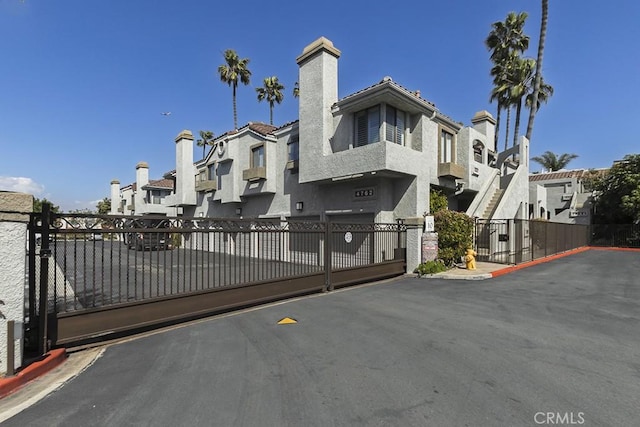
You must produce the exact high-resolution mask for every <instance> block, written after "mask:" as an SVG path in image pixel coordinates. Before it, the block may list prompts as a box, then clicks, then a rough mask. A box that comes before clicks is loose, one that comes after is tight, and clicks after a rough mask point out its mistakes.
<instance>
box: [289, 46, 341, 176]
mask: <svg viewBox="0 0 640 427" xmlns="http://www.w3.org/2000/svg"><path fill="white" fill-rule="evenodd" d="M338 58H340V51H339V50H338V49H336V48H335V47H334V46H333V43H332V42H331V41H330V40H328V39H326V38H324V37H320V38H319V39H317V40H316V41H314V42H313V43H311V44H309V45H308V46H307V47H305V48H304V49H303V51H302V54H301V55H300V56H298V58H296V62H297V63H298V67H299V82H300V97H299V99H298V105H299V120H300V121H299V132H300V148H299V156H300V169H299V179H300V182H301V183H302V182H309V181H311V180H312V171H311V170H310V169H313V168H315V166H314V167H313V168H310V167H309V166H307V165H317V164H318V162H319V161H321V159H322V157H323V156H324V155H325V154H328V153H330V152H331V146H330V138H331V137H332V136H333V132H334V130H333V116H332V114H331V107H332V105H333V104H335V103H336V102H337V101H338ZM305 166H306V167H305Z"/></svg>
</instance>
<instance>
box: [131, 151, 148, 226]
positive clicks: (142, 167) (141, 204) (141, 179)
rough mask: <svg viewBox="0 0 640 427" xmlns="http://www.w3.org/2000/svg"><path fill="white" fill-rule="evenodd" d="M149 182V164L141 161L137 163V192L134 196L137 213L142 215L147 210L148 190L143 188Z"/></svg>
mask: <svg viewBox="0 0 640 427" xmlns="http://www.w3.org/2000/svg"><path fill="white" fill-rule="evenodd" d="M147 184H149V165H148V164H147V162H139V163H138V164H137V165H136V193H135V196H134V200H135V202H134V204H135V213H136V215H141V214H144V213H145V212H146V210H145V207H146V200H145V199H146V195H147V192H146V191H145V190H143V189H142V187H144V186H145V185H147Z"/></svg>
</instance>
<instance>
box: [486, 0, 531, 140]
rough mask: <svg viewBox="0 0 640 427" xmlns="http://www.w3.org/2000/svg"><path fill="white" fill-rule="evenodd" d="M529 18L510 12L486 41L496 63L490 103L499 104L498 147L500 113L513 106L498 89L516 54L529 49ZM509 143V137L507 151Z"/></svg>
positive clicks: (495, 25) (497, 24) (492, 25)
mask: <svg viewBox="0 0 640 427" xmlns="http://www.w3.org/2000/svg"><path fill="white" fill-rule="evenodd" d="M527 16H528V15H527V13H526V12H521V13H519V14H516V13H515V12H510V13H509V14H508V15H507V17H506V19H505V20H504V22H502V21H498V22H494V23H493V24H491V27H492V30H491V32H490V33H489V35H488V36H487V39H486V40H485V45H486V46H487V48H488V49H489V50H490V51H491V56H490V58H491V61H492V62H493V63H494V67H493V68H492V69H491V75H492V76H493V84H494V90H493V91H492V93H491V98H490V101H497V102H498V114H497V120H496V134H495V143H496V146H497V143H498V129H499V127H500V121H499V118H500V112H501V110H502V109H507V110H508V111H510V108H511V105H512V103H511V101H510V100H509V97H508V96H506V93H505V91H504V90H496V89H497V88H500V87H503V86H504V85H505V83H506V79H507V75H508V72H509V69H510V64H509V62H510V61H512V60H513V57H514V54H516V55H517V54H520V53H522V52H524V51H525V50H527V48H528V47H529V36H527V35H526V34H524V24H525V21H526V19H527ZM505 102H506V104H505ZM509 119H510V114H508V116H507V120H508V121H509ZM508 125H509V124H508V123H507V126H508ZM507 133H508V129H507ZM507 141H508V135H507V139H505V149H506V145H507Z"/></svg>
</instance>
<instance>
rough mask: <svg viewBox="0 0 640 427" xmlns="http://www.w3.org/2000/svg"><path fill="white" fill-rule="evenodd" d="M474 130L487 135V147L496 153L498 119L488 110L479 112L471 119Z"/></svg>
mask: <svg viewBox="0 0 640 427" xmlns="http://www.w3.org/2000/svg"><path fill="white" fill-rule="evenodd" d="M471 123H472V124H473V128H474V129H475V130H477V131H478V132H480V133H482V134H484V135H486V137H487V147H486V148H488V149H490V150H492V151H494V152H495V151H496V148H497V147H496V143H495V138H496V119H494V118H493V116H492V115H491V113H489V112H488V111H487V110H482V111H478V112H477V113H476V114H475V115H474V116H473V118H472V119H471Z"/></svg>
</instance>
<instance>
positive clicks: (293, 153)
mask: <svg viewBox="0 0 640 427" xmlns="http://www.w3.org/2000/svg"><path fill="white" fill-rule="evenodd" d="M299 146H300V144H299V143H298V136H297V135H296V136H294V137H292V138H291V140H290V141H289V142H288V143H287V160H288V161H290V162H291V161H298V159H299V157H300V154H299Z"/></svg>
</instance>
